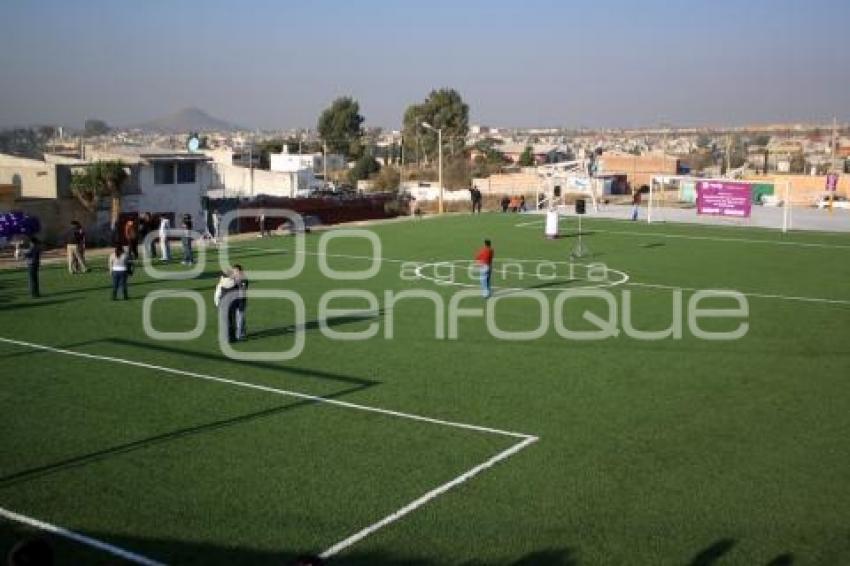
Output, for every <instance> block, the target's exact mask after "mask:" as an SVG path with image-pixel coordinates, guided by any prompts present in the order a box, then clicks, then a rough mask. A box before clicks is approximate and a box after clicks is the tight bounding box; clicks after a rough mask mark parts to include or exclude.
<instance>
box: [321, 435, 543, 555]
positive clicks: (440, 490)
mask: <svg viewBox="0 0 850 566" xmlns="http://www.w3.org/2000/svg"><path fill="white" fill-rule="evenodd" d="M537 440H538V438H537V437H536V436H529V437H527V438H525V439H524V440H522V441H520V442H518V443H516V444H514V445H513V446H511V447H510V448H508V449H507V450H503V451H502V452H499V453H498V454H496V455H495V456H493V457H492V458H490V459H489V460H487V461H486V462H482V463H481V464H478V465H477V466H475V467H474V468H472V469H470V470H469V471H466V472H464V473H462V474H461V475H459V476H457V477H456V478H454V479H453V480H451V481H448V482H446V483H444V484H443V485H441V486H439V487H436V488H434V489H432V490H431V491H429V492H428V493H426V494H424V495H423V496H421V497H420V498H418V499H415V500H414V501H411V502H410V503H408V504H407V505H405V506H404V507H402V508H401V509H399V510H398V511H396V512H394V513H392V514H390V515H387V516H386V517H384V518H383V519H381V520H380V521H377V522H375V523H372V524H371V525H369V526H368V527H366V528H364V529H363V530H361V531H358V532H356V533H354V534H353V535H351V536H350V537H348V538H346V539H343V540H341V541H339V542H338V543H336V544H335V545H333V546H332V547H330V548H328V549H327V550H325V551H324V552H322V553H321V554H320V555H319V556H320V557H321V558H328V557H330V556H333V555H334V554H337V553H339V552H340V551H342V550H345V549H346V548H348V547H349V546H351V545H353V544H356V543H358V542H360V541H361V540H363V539H364V538H366V537H368V536H369V535H371V534H372V533H374V532H375V531H377V530H379V529H381V528H383V527H386V526H387V525H389V524H391V523H394V522H395V521H398V520H399V519H401V518H402V517H404V516H405V515H407V514H409V513H412V512H413V511H415V510H416V509H418V508H419V507H422V506H423V505H425V504H426V503H428V502H429V501H431V500H432V499H435V498H436V497H439V496H440V495H442V494H444V493H445V492H447V491H449V490H450V489H452V488H454V487H457V486H459V485H460V484H462V483H464V482H465V481H467V480H470V479H472V478H473V477H475V476H476V475H478V474H479V473H481V472H483V471H484V470H486V469H488V468H490V467H492V466H494V465H495V464H497V463H499V462H501V461H502V460H505V459H507V458H510V457H511V456H513V455H514V454H516V453H517V452H519V451H520V450H522V449H523V448H525V447H526V446H528V445H530V444H533V443H535V442H537Z"/></svg>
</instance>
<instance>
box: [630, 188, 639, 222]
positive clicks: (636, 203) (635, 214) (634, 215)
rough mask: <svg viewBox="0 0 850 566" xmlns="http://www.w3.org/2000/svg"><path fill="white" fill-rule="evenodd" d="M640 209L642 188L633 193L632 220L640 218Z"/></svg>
mask: <svg viewBox="0 0 850 566" xmlns="http://www.w3.org/2000/svg"><path fill="white" fill-rule="evenodd" d="M639 210H640V189H638V190H636V191H635V192H634V194H632V221H633V222H634V221H636V220H637V219H638V211H639Z"/></svg>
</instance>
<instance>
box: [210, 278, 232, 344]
mask: <svg viewBox="0 0 850 566" xmlns="http://www.w3.org/2000/svg"><path fill="white" fill-rule="evenodd" d="M237 291H238V286H237V281H236V280H235V279H234V278H233V277H231V276H230V275H229V274H227V273H222V274H221V277H219V279H218V285H216V286H215V295H213V303H215V306H216V307H218V325H219V326H218V328H219V333H220V334H223V333H224V329H225V328H226V329H227V341H228V342H235V341H236V338H237V335H236V308H237V302H238V300H237V296H236V292H237Z"/></svg>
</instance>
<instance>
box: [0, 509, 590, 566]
mask: <svg viewBox="0 0 850 566" xmlns="http://www.w3.org/2000/svg"><path fill="white" fill-rule="evenodd" d="M262 527H263V526H262V525H257V528H258V529H259V528H262ZM77 532H79V533H80V534H82V535H85V536H87V537H91V538H93V539H96V540H100V541H103V542H106V543H108V544H110V545H114V546H116V547H118V548H120V549H123V550H125V551H129V552H132V553H134V554H136V555H140V556H144V557H146V558H148V559H149V560H155V561H158V562H162V563H168V564H189V565H194V564H198V565H204V566H207V565H211V566H218V565H231V564H246V565H247V564H260V565H265V564H268V565H274V566H294V565H295V564H298V563H299V562H298V560H299V558H300V557H302V556H305V555H306V556H309V555H311V554H312V555H315V554H316V553H317V552H321V550H317V549H298V548H291V549H281V550H280V551H273V550H259V549H254V548H244V547H240V546H238V545H235V544H227V543H226V541H221V543H218V544H211V543H207V542H189V541H183V540H173V539H164V538H156V539H154V538H143V537H133V536H127V535H125V534H113V533H104V532H97V531H87V530H83V531H77ZM23 539H28V540H33V539H37V540H41V541H44V542H46V543H47V545H48V547H49V548H50V549H51V551H52V554H53V557H54V560H53V563H54V564H55V565H56V566H61V565H64V564H88V565H106V564H110V565H114V564H124V563H127V564H129V562H127V561H124V560H121V559H118V558H117V557H115V556H114V555H112V554H109V553H107V552H106V551H104V550H98V549H94V548H91V547H89V546H86V545H83V544H81V543H77V542H74V541H71V540H68V539H66V538H61V537H58V536H56V535H51V534H45V533H42V532H40V531H37V530H35V529H33V528H31V527H26V526H22V525H18V524H16V523H3V522H2V520H0V551H2V555H0V556H2V557H5V556H6V554H7V553H8V551H9V549H11V547H12V546H13V545H14V544H15V542H16V541H18V540H23ZM332 542H333V541H329V542H328V545H330V544H331V543H332ZM292 546H294V545H292ZM322 550H323V549H322ZM452 562H454V561H453V560H451V557H448V556H447V557H445V558H444V559H440V560H439V561H434V560H425V559H422V558H416V557H413V556H407V555H405V554H404V553H403V551H399V552H387V551H371V552H368V551H357V549H356V547H355V548H353V549H351V550H349V551H346V552H343V553H342V554H341V555H340V556H335V557H331V558H328V559H326V560H325V561H324V563H325V564H327V565H328V566H336V565H340V566H343V565H346V566H374V565H390V564H393V565H396V564H399V565H400V564H404V565H407V566H437V565H438V564H445V563H452ZM461 564H463V566H494V565H495V564H500V565H509V566H577V565H578V562H577V561H576V559H575V558H574V554H573V551H572V550H570V549H546V550H541V551H536V552H532V553H529V554H527V555H525V556H522V557H520V558H519V559H518V560H515V561H513V562H499V563H494V562H478V561H474V562H465V563H461Z"/></svg>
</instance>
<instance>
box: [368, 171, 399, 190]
mask: <svg viewBox="0 0 850 566" xmlns="http://www.w3.org/2000/svg"><path fill="white" fill-rule="evenodd" d="M373 181H374V187H375V190H378V191H397V190H398V188H399V185H400V184H401V173H399V170H398V169H397V168H396V167H393V166H386V167H381V170H380V171H379V172H378V174H377V175H375V176H374V178H373Z"/></svg>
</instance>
